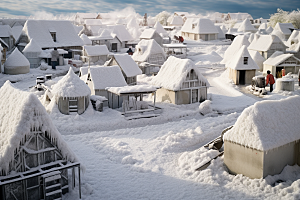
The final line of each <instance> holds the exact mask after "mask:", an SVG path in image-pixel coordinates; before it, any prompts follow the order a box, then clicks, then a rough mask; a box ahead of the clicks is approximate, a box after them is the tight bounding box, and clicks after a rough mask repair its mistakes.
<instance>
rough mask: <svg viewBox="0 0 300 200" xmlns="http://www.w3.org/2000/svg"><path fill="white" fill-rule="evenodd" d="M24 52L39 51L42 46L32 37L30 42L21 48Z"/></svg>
mask: <svg viewBox="0 0 300 200" xmlns="http://www.w3.org/2000/svg"><path fill="white" fill-rule="evenodd" d="M26 52H37V53H41V52H42V48H41V47H40V45H39V44H38V43H37V42H36V41H35V40H34V39H31V40H30V42H29V43H28V44H27V45H26V46H25V48H24V49H23V53H26Z"/></svg>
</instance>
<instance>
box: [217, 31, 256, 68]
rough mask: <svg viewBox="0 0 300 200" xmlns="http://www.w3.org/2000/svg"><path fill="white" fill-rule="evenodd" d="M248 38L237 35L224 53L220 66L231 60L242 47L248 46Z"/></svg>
mask: <svg viewBox="0 0 300 200" xmlns="http://www.w3.org/2000/svg"><path fill="white" fill-rule="evenodd" d="M249 44H250V43H249V41H248V38H247V37H246V36H244V35H238V36H236V37H235V38H234V40H233V42H232V44H231V45H230V46H229V47H228V49H227V50H226V51H225V54H224V58H223V60H222V61H221V64H226V63H227V62H228V61H229V60H231V58H232V57H233V56H234V55H235V54H236V53H237V52H238V51H239V50H240V49H241V47H242V46H243V45H245V46H246V47H248V46H249Z"/></svg>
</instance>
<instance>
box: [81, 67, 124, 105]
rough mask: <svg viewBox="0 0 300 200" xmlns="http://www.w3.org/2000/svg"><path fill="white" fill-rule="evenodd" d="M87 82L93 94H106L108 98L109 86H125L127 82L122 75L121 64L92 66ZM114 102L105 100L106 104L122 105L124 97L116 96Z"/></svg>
mask: <svg viewBox="0 0 300 200" xmlns="http://www.w3.org/2000/svg"><path fill="white" fill-rule="evenodd" d="M86 83H87V84H88V86H89V88H90V89H91V91H92V95H98V96H104V97H106V98H107V99H108V92H107V91H106V90H105V88H107V87H123V86H126V85H127V83H126V81H125V79H124V76H123V75H122V71H121V69H120V67H119V66H110V67H107V66H97V67H90V68H89V71H88V75H87V78H86ZM111 99H113V102H108V104H107V102H104V104H103V105H104V106H109V107H111V106H112V105H115V104H118V105H122V102H123V99H122V98H121V97H120V98H119V97H118V96H114V98H111Z"/></svg>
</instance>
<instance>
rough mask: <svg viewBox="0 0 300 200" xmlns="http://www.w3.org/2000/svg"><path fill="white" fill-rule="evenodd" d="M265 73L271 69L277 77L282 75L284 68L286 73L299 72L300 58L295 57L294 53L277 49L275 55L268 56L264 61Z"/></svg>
mask: <svg viewBox="0 0 300 200" xmlns="http://www.w3.org/2000/svg"><path fill="white" fill-rule="evenodd" d="M263 64H264V70H263V73H265V74H266V73H267V71H268V70H270V71H271V73H272V74H274V76H276V78H281V77H282V69H284V70H285V73H286V74H287V73H289V72H291V73H292V74H298V72H299V69H300V59H299V58H297V57H295V56H294V54H290V53H283V52H281V51H276V52H275V53H273V55H272V56H271V57H270V58H268V59H267V60H266V61H265V62H264V63H263Z"/></svg>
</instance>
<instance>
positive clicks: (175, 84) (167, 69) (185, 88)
mask: <svg viewBox="0 0 300 200" xmlns="http://www.w3.org/2000/svg"><path fill="white" fill-rule="evenodd" d="M151 84H152V85H155V86H157V87H161V88H160V89H158V90H157V92H156V94H157V100H158V101H161V102H164V101H169V102H170V103H173V104H177V105H180V104H191V103H196V102H202V101H205V100H206V99H207V88H208V87H209V83H208V81H207V80H206V78H204V76H203V75H202V74H201V73H200V71H199V70H198V68H197V67H196V66H195V64H194V63H193V62H192V61H191V60H189V59H180V58H176V57H174V56H170V57H169V58H168V60H167V61H166V62H165V63H164V64H163V66H162V67H161V69H160V71H159V72H158V74H157V75H156V76H155V77H154V78H153V79H152V82H151Z"/></svg>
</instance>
